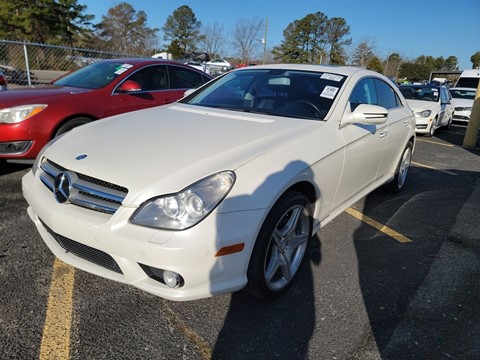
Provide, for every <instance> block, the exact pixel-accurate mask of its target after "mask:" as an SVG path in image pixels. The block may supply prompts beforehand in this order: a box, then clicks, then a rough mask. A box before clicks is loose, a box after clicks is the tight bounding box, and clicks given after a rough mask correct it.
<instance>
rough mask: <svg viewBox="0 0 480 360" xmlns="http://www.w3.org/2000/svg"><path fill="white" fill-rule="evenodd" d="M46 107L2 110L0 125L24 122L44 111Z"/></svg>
mask: <svg viewBox="0 0 480 360" xmlns="http://www.w3.org/2000/svg"><path fill="white" fill-rule="evenodd" d="M46 107H47V105H45V104H33V105H21V106H14V107H11V108H6V109H2V110H0V123H5V124H15V123H19V122H22V121H24V120H27V119H28V118H29V117H32V116H33V115H36V114H38V113H39V112H41V111H43V110H44V109H45V108H46Z"/></svg>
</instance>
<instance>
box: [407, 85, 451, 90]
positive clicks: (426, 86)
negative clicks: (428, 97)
mask: <svg viewBox="0 0 480 360" xmlns="http://www.w3.org/2000/svg"><path fill="white" fill-rule="evenodd" d="M400 87H409V88H419V89H420V88H430V89H440V88H445V89H446V87H445V86H438V85H430V84H425V85H420V84H402V85H400Z"/></svg>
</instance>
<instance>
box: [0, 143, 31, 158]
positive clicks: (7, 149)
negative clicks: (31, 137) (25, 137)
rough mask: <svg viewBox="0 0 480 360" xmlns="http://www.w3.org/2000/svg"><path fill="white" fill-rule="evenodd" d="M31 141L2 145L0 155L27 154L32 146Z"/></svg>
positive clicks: (0, 144) (0, 145)
mask: <svg viewBox="0 0 480 360" xmlns="http://www.w3.org/2000/svg"><path fill="white" fill-rule="evenodd" d="M32 144H33V143H32V142H31V141H12V142H4V143H0V154H9V155H18V154H22V153H25V152H27V151H28V150H29V149H30V147H31V146H32Z"/></svg>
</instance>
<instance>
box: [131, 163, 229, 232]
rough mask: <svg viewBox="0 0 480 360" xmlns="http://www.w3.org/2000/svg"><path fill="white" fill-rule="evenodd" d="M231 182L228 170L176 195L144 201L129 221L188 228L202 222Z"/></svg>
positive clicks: (162, 227)
mask: <svg viewBox="0 0 480 360" xmlns="http://www.w3.org/2000/svg"><path fill="white" fill-rule="evenodd" d="M234 183H235V173H234V172H232V171H223V172H220V173H218V174H214V175H211V176H209V177H206V178H204V179H202V180H200V181H198V182H196V183H194V184H192V185H190V186H188V187H187V188H185V189H184V190H182V191H180V192H179V193H176V194H170V195H164V196H159V197H156V198H153V199H150V200H148V201H146V202H145V203H144V204H142V205H141V206H140V208H139V209H138V210H137V211H135V213H134V214H133V215H132V217H131V219H130V222H132V223H133V224H136V225H143V226H148V227H152V228H156V229H167V230H185V229H188V228H190V227H192V226H194V225H196V224H198V223H199V222H200V221H202V220H203V219H205V218H206V217H207V215H208V214H210V213H211V212H212V211H213V210H214V209H215V208H216V207H217V206H218V204H220V202H221V201H222V200H223V199H224V198H225V196H227V194H228V193H229V191H230V190H231V189H232V186H233V184H234Z"/></svg>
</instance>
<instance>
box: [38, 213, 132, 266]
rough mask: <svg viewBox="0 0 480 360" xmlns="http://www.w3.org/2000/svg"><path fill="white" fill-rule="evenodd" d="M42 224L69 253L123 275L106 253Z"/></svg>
mask: <svg viewBox="0 0 480 360" xmlns="http://www.w3.org/2000/svg"><path fill="white" fill-rule="evenodd" d="M40 221H41V220H40ZM41 223H42V225H43V226H44V227H45V229H46V230H47V231H48V232H49V234H50V235H52V237H53V238H54V239H55V240H56V241H57V243H58V244H59V245H60V246H61V247H62V248H63V249H64V250H65V251H66V252H67V253H72V254H74V255H75V256H78V257H79V258H81V259H83V260H87V261H89V262H91V263H94V264H96V265H99V266H102V267H104V268H105V269H107V270H111V271H114V272H116V273H119V274H123V273H122V270H120V267H119V266H118V264H117V262H116V261H115V260H114V259H113V258H112V257H111V256H110V255H108V254H107V253H106V252H103V251H101V250H98V249H94V248H92V247H90V246H87V245H84V244H80V243H79V242H76V241H74V240H72V239H69V238H66V237H65V236H62V235H60V234H57V233H56V232H54V231H53V230H52V229H50V228H49V227H48V226H47V225H46V224H45V223H44V222H43V221H41Z"/></svg>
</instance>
